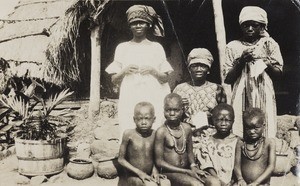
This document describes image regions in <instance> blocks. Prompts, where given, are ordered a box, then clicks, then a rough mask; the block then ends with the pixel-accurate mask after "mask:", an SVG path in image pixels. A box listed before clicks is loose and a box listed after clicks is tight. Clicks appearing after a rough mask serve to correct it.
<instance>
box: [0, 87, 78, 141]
mask: <svg viewBox="0 0 300 186" xmlns="http://www.w3.org/2000/svg"><path fill="white" fill-rule="evenodd" d="M72 94H73V92H71V91H69V89H66V90H63V91H61V92H59V93H57V94H55V95H54V96H53V95H52V96H50V98H49V99H48V100H46V101H45V100H44V99H43V98H39V97H37V96H35V95H34V100H33V101H31V100H30V98H31V97H28V96H27V95H26V94H25V95H23V96H6V95H2V96H1V98H0V103H1V104H2V114H1V117H0V119H1V121H2V124H3V126H4V127H2V128H1V129H0V131H1V130H3V131H5V132H7V131H9V130H10V131H11V132H12V133H14V134H15V135H14V136H16V137H19V138H21V139H28V140H51V139H55V138H59V137H70V136H71V135H72V134H73V129H74V128H75V126H74V125H72V124H71V123H70V119H71V117H72V115H71V114H70V109H62V110H58V109H57V110H54V109H55V108H56V107H57V106H58V105H59V104H61V103H62V102H63V101H65V100H66V99H67V98H68V97H69V96H70V95H72ZM24 96H25V97H24Z"/></svg>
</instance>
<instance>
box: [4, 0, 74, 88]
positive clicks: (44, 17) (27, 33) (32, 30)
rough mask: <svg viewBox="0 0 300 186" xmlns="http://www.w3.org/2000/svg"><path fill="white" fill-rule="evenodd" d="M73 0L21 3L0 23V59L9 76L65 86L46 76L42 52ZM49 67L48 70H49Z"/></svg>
mask: <svg viewBox="0 0 300 186" xmlns="http://www.w3.org/2000/svg"><path fill="white" fill-rule="evenodd" d="M76 2H77V1H76V0H20V2H19V4H18V5H17V6H16V7H15V10H14V11H13V12H12V13H11V14H10V15H9V16H8V18H7V19H5V20H0V57H1V58H3V59H5V60H6V61H7V62H8V63H9V65H10V68H9V71H10V73H11V75H12V76H17V77H33V78H39V79H43V80H45V81H47V82H52V83H55V84H58V85H61V84H64V82H61V81H59V79H55V78H53V77H51V78H50V77H49V76H48V75H49V74H47V73H45V67H46V65H45V64H46V63H47V58H46V54H45V51H46V49H47V47H48V44H49V42H50V41H51V40H52V35H51V31H52V30H53V29H54V28H55V26H56V24H57V21H58V20H59V18H61V17H63V16H64V15H65V11H66V10H67V9H68V8H69V7H71V6H72V5H73V4H74V3H76ZM48 67H49V66H48Z"/></svg>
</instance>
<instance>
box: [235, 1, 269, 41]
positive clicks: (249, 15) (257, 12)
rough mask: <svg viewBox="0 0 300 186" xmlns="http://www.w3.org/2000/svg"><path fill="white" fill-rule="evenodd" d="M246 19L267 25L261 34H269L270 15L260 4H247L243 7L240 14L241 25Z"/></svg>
mask: <svg viewBox="0 0 300 186" xmlns="http://www.w3.org/2000/svg"><path fill="white" fill-rule="evenodd" d="M246 21H256V22H258V23H262V24H264V25H265V29H264V30H263V31H262V33H261V34H260V35H261V36H269V34H268V33H267V31H266V30H267V26H268V16H267V12H266V11H265V10H264V9H262V8H260V7H258V6H246V7H244V8H243V9H242V11H241V13H240V16H239V23H240V25H241V24H242V23H244V22H246Z"/></svg>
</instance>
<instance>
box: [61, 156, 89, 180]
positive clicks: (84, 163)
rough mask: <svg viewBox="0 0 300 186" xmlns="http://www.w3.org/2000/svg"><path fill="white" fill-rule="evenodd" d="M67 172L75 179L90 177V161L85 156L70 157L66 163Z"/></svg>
mask: <svg viewBox="0 0 300 186" xmlns="http://www.w3.org/2000/svg"><path fill="white" fill-rule="evenodd" d="M67 174H68V176H70V177H71V178H74V179H77V180H83V179H86V178H89V177H91V176H92V175H93V174H94V166H93V164H92V161H91V160H90V159H86V158H71V159H70V163H69V164H68V165H67Z"/></svg>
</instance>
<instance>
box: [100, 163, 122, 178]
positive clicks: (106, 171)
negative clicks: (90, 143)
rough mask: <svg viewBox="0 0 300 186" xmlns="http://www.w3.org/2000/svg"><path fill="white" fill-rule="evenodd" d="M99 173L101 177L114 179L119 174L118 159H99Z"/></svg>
mask: <svg viewBox="0 0 300 186" xmlns="http://www.w3.org/2000/svg"><path fill="white" fill-rule="evenodd" d="M98 162H99V164H98V166H97V174H98V176H100V177H101V178H106V179H113V178H115V177H117V176H118V170H117V167H118V161H117V159H103V160H98Z"/></svg>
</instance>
